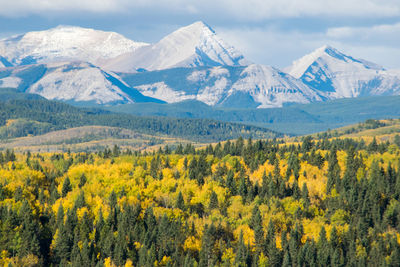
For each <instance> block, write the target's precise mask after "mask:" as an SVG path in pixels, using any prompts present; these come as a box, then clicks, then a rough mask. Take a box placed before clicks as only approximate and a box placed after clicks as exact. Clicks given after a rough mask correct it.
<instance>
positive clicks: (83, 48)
mask: <svg viewBox="0 0 400 267" xmlns="http://www.w3.org/2000/svg"><path fill="white" fill-rule="evenodd" d="M0 87H13V88H17V89H18V90H19V91H22V92H28V93H35V94H39V95H41V96H43V97H45V98H47V99H51V100H61V101H67V102H69V103H80V104H84V105H85V104H86V105H89V104H98V105H117V104H129V103H141V102H156V103H176V102H181V101H184V100H197V101H201V102H203V103H205V104H207V105H210V106H215V107H230V108H271V107H281V106H283V105H286V104H288V103H310V102H317V101H326V100H331V99H338V98H350V97H360V96H380V95H399V94H400V71H395V70H386V69H385V68H384V67H381V66H378V65H377V64H374V63H371V62H368V61H365V60H361V59H355V58H353V57H351V56H349V55H345V54H344V53H342V52H340V51H338V50H336V49H335V48H333V47H330V46H323V47H321V48H318V49H317V50H315V51H314V52H312V53H310V54H308V55H306V56H304V57H302V58H301V59H299V60H296V61H294V62H293V64H292V65H291V66H289V67H287V68H285V69H284V70H279V69H277V68H274V67H271V66H265V65H260V64H255V63H252V62H250V61H249V60H247V59H246V58H245V57H244V56H243V54H242V53H241V52H239V51H238V50H236V49H235V48H234V47H233V46H231V45H229V44H227V43H226V42H225V41H224V40H222V39H221V38H220V37H219V36H218V35H217V33H216V32H215V31H214V30H212V29H211V27H209V26H208V25H206V24H205V23H203V22H195V23H193V24H191V25H189V26H186V27H183V28H180V29H178V30H176V31H174V32H173V33H171V34H169V35H167V36H166V37H164V38H162V39H161V40H160V41H159V42H157V43H154V44H148V43H143V42H136V41H132V40H130V39H128V38H125V37H124V36H122V35H120V34H118V33H114V32H104V31H98V30H93V29H85V28H80V27H71V26H59V27H56V28H53V29H49V30H46V31H38V32H29V33H25V34H21V35H17V36H12V37H10V38H5V39H2V40H0Z"/></svg>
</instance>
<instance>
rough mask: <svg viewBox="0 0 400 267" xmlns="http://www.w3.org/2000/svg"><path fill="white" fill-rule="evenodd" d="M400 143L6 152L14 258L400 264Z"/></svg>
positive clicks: (9, 254)
mask: <svg viewBox="0 0 400 267" xmlns="http://www.w3.org/2000/svg"><path fill="white" fill-rule="evenodd" d="M399 154H400V149H399V146H398V145H396V144H395V143H389V142H378V141H377V140H376V139H373V140H372V141H369V142H366V141H364V140H355V139H327V138H325V139H316V140H314V139H313V138H312V137H310V136H308V137H304V138H303V139H302V140H301V141H299V142H285V141H283V140H275V139H274V140H267V141H265V140H264V141H263V140H257V141H253V140H251V139H247V140H244V139H243V138H239V139H237V140H235V141H227V142H224V143H218V144H216V145H209V146H207V147H205V148H201V149H195V148H194V147H193V145H191V144H185V145H178V146H177V147H174V148H170V147H168V146H166V147H163V148H160V149H159V150H158V151H154V152H138V151H130V150H123V149H121V148H119V147H117V146H115V147H113V148H107V149H105V150H103V151H99V152H97V153H71V152H67V153H41V154H35V153H30V152H26V153H15V152H13V151H12V150H6V151H3V152H0V166H1V167H0V253H1V254H0V264H1V265H4V266H400V234H399V233H400V202H399V197H400V157H399Z"/></svg>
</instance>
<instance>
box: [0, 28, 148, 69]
mask: <svg viewBox="0 0 400 267" xmlns="http://www.w3.org/2000/svg"><path fill="white" fill-rule="evenodd" d="M146 45H147V44H145V43H139V42H134V41H132V40H129V39H127V38H125V37H123V36H122V35H120V34H117V33H114V32H104V31H98V30H93V29H86V28H81V27H73V26H58V27H56V28H53V29H49V30H46V31H35V32H28V33H25V34H21V35H17V36H13V37H10V38H5V39H1V40H0V56H2V57H4V58H5V59H6V60H7V61H9V62H11V63H12V64H14V65H26V64H34V63H49V62H59V61H70V60H79V61H87V62H91V63H94V64H96V63H101V62H103V61H104V60H107V59H110V58H114V57H116V56H118V55H121V54H124V53H128V52H132V51H135V50H136V49H137V48H139V47H142V46H146Z"/></svg>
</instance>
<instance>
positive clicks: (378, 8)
mask: <svg viewBox="0 0 400 267" xmlns="http://www.w3.org/2000/svg"><path fill="white" fill-rule="evenodd" d="M0 6H1V9H0V15H2V16H22V15H27V14H39V15H46V14H47V12H52V11H53V12H67V13H68V12H75V11H86V12H93V13H99V12H100V13H102V12H132V13H135V12H148V14H149V15H150V14H151V12H152V11H154V10H156V11H165V12H171V11H172V12H173V13H174V14H182V15H185V14H187V13H189V14H201V15H203V16H213V17H215V16H219V17H224V18H231V19H235V20H238V21H262V20H264V19H270V18H292V17H303V16H334V17H336V16H346V17H370V16H373V17H395V16H399V15H400V1H398V0H217V1H216V0H202V1H198V0H169V1H167V0H11V1H10V0H0ZM155 19H156V18H155Z"/></svg>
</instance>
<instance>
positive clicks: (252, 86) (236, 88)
mask: <svg viewBox="0 0 400 267" xmlns="http://www.w3.org/2000/svg"><path fill="white" fill-rule="evenodd" d="M230 92H232V93H235V92H247V93H249V94H250V95H251V96H252V97H253V99H254V100H255V102H257V103H261V105H260V106H258V107H259V108H269V107H281V106H282V105H283V104H284V103H288V102H296V103H310V102H312V101H321V100H322V99H321V97H320V96H319V95H318V94H317V93H316V92H315V91H313V90H312V89H310V88H309V87H307V86H306V85H305V84H303V83H302V82H301V81H299V80H297V79H294V78H293V77H291V76H290V75H287V74H285V73H283V72H281V71H279V70H278V69H275V68H273V67H269V66H263V65H250V66H248V67H247V68H246V69H244V70H243V72H242V74H241V79H239V80H238V81H237V82H236V83H234V84H233V85H232V87H231V89H230Z"/></svg>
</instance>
